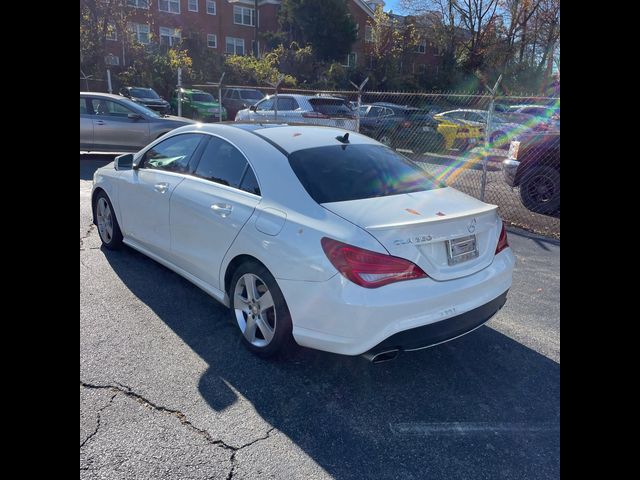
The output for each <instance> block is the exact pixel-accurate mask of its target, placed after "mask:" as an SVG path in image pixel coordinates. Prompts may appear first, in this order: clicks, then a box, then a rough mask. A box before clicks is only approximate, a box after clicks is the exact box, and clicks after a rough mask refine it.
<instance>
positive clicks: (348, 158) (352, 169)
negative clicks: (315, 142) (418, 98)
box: [289, 145, 445, 203]
mask: <svg viewBox="0 0 640 480" xmlns="http://www.w3.org/2000/svg"><path fill="white" fill-rule="evenodd" d="M289 164H290V165H291V168H292V169H293V171H294V173H295V174H296V176H297V177H298V180H300V183H302V186H303V187H304V188H305V190H306V191H307V193H308V194H309V195H310V196H311V198H313V199H314V200H315V201H316V202H318V203H328V202H343V201H347V200H360V199H364V198H374V197H386V196H388V195H398V194H401V193H412V192H422V191H425V190H432V189H434V188H440V187H444V186H445V185H444V184H442V183H441V182H439V181H438V180H436V179H435V178H434V177H432V176H430V175H428V174H427V173H426V172H425V171H424V170H422V169H421V168H420V167H418V166H417V165H415V164H414V163H413V162H411V161H410V160H409V159H407V158H406V157H403V156H402V155H400V154H398V153H396V152H395V151H393V150H391V149H390V148H387V147H385V146H383V145H331V146H327V147H317V148H309V149H306V150H298V151H297V152H294V153H292V154H290V155H289Z"/></svg>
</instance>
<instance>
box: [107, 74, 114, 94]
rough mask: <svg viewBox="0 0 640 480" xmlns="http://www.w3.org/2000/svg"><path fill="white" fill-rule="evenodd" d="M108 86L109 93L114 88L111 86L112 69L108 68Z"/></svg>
mask: <svg viewBox="0 0 640 480" xmlns="http://www.w3.org/2000/svg"><path fill="white" fill-rule="evenodd" d="M107 88H108V89H109V93H113V89H112V88H111V69H110V68H107Z"/></svg>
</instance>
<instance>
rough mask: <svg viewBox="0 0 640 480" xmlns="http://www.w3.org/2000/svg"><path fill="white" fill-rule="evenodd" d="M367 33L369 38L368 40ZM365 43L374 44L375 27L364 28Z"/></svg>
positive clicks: (367, 26)
mask: <svg viewBox="0 0 640 480" xmlns="http://www.w3.org/2000/svg"><path fill="white" fill-rule="evenodd" d="M367 33H368V34H369V35H368V37H369V38H367ZM364 43H373V27H372V26H371V25H365V27H364Z"/></svg>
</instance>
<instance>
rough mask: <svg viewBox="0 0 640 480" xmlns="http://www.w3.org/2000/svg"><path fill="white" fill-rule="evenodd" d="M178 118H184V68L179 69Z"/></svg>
mask: <svg viewBox="0 0 640 480" xmlns="http://www.w3.org/2000/svg"><path fill="white" fill-rule="evenodd" d="M178 116H179V117H181V116H182V68H180V67H178Z"/></svg>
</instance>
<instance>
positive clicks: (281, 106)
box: [278, 97, 298, 110]
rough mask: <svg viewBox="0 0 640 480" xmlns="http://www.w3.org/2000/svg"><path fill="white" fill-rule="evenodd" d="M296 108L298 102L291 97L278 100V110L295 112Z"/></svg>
mask: <svg viewBox="0 0 640 480" xmlns="http://www.w3.org/2000/svg"><path fill="white" fill-rule="evenodd" d="M296 108H298V102H296V101H295V100H294V99H293V98H291V97H280V98H278V110H295V109H296Z"/></svg>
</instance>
